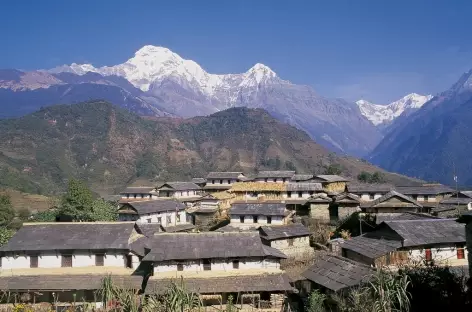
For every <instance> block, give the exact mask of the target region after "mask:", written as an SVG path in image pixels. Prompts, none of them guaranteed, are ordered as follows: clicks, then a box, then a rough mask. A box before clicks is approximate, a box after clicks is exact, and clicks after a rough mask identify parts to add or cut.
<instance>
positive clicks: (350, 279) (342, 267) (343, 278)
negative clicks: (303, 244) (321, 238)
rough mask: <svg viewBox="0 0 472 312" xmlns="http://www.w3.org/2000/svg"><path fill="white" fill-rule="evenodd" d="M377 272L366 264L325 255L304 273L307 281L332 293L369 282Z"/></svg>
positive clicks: (317, 259)
mask: <svg viewBox="0 0 472 312" xmlns="http://www.w3.org/2000/svg"><path fill="white" fill-rule="evenodd" d="M374 272H375V271H374V270H373V269H372V268H371V267H369V266H367V265H364V264H361V263H359V262H356V261H352V260H350V259H347V258H343V257H340V256H336V255H332V254H323V255H320V256H319V257H318V258H316V260H315V263H314V264H313V265H312V266H311V267H310V268H309V269H308V270H306V271H305V272H303V273H302V276H304V277H305V278H306V279H308V280H310V281H312V282H314V283H316V284H318V285H321V286H323V287H324V288H327V289H330V290H332V291H335V292H337V291H339V290H342V289H345V288H349V287H353V286H357V285H359V284H361V283H365V282H367V281H368V279H369V278H370V276H372V274H373V273H374Z"/></svg>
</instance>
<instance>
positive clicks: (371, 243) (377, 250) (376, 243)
mask: <svg viewBox="0 0 472 312" xmlns="http://www.w3.org/2000/svg"><path fill="white" fill-rule="evenodd" d="M400 247H401V242H400V241H397V240H386V239H381V238H370V237H367V236H365V234H364V235H361V236H356V237H353V238H351V239H348V240H344V243H342V245H341V248H343V249H348V250H352V251H354V252H357V253H358V254H361V255H364V256H366V257H368V258H370V259H376V258H378V257H381V256H383V255H385V254H387V253H389V252H391V251H394V250H396V249H397V248H400Z"/></svg>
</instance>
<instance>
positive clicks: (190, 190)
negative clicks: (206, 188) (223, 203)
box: [157, 182, 202, 199]
mask: <svg viewBox="0 0 472 312" xmlns="http://www.w3.org/2000/svg"><path fill="white" fill-rule="evenodd" d="M157 192H158V193H159V197H173V198H182V199H185V198H190V197H193V198H195V197H200V196H201V195H202V194H201V192H202V188H201V187H200V186H198V185H197V184H195V183H192V182H167V183H165V184H164V185H162V186H161V187H159V188H158V189H157Z"/></svg>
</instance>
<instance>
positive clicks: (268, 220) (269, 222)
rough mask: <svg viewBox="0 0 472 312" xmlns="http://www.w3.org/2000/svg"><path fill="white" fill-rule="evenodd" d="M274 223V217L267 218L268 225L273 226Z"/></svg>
mask: <svg viewBox="0 0 472 312" xmlns="http://www.w3.org/2000/svg"><path fill="white" fill-rule="evenodd" d="M271 223H272V217H269V216H268V217H267V224H271Z"/></svg>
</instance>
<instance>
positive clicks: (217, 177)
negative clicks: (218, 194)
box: [203, 172, 247, 192]
mask: <svg viewBox="0 0 472 312" xmlns="http://www.w3.org/2000/svg"><path fill="white" fill-rule="evenodd" d="M246 180H247V178H246V176H245V175H244V174H243V173H242V172H210V173H209V174H208V176H207V177H206V184H205V186H204V188H203V189H204V190H206V191H208V192H212V191H223V190H229V189H230V188H231V185H233V184H234V183H236V182H241V181H246Z"/></svg>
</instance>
